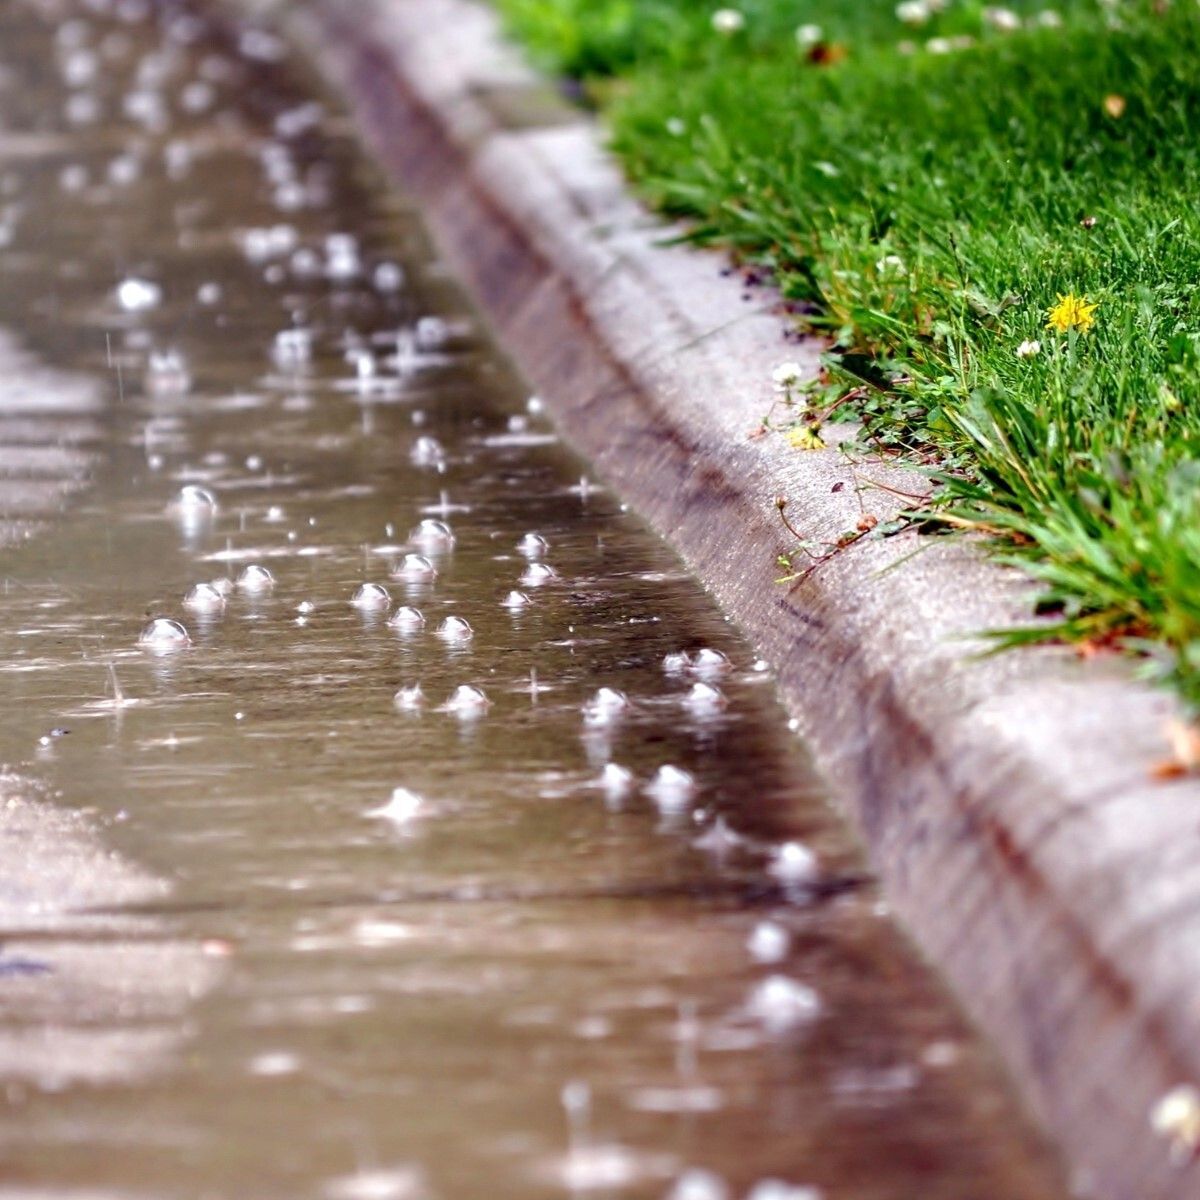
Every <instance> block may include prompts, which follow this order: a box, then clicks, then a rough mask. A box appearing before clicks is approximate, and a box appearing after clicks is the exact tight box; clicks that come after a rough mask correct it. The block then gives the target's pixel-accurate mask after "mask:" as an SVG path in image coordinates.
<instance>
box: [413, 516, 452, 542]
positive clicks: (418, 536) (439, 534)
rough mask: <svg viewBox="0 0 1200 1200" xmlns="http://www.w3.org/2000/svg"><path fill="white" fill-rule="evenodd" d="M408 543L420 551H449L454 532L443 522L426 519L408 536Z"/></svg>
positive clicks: (432, 518)
mask: <svg viewBox="0 0 1200 1200" xmlns="http://www.w3.org/2000/svg"><path fill="white" fill-rule="evenodd" d="M408 540H409V542H410V543H411V544H412V545H414V546H420V547H421V549H422V550H450V549H452V548H453V546H454V542H455V538H454V531H453V530H452V529H451V528H450V526H449V525H447V524H446V522H445V521H439V520H437V519H436V518H434V517H426V518H425V519H424V520H423V521H422V522H421V523H420V524H419V525H418V526H417V527H416V529H414V530H413V531H412V532H411V533H410V534H409V535H408Z"/></svg>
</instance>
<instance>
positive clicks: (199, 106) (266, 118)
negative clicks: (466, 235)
mask: <svg viewBox="0 0 1200 1200" xmlns="http://www.w3.org/2000/svg"><path fill="white" fill-rule="evenodd" d="M0 113H2V114H3V117H2V120H3V125H0V197H2V200H0V228H3V229H5V230H6V231H7V232H6V235H5V238H4V244H3V246H2V247H0V277H2V278H3V281H4V286H3V288H2V289H0V326H2V327H6V328H8V329H9V330H15V331H17V332H18V334H19V341H20V346H21V348H20V350H19V351H18V350H16V349H15V348H14V350H13V353H19V354H21V355H24V356H26V357H25V360H24V364H23V366H22V367H21V369H20V372H19V374H20V376H21V378H22V379H30V378H35V377H36V378H40V379H42V381H43V386H41V387H39V388H36V389H33V391H34V392H36V394H37V395H39V396H41V397H42V398H43V403H45V404H50V403H51V400H49V399H46V397H48V396H59V397H60V398H62V402H63V404H64V405H66V404H67V400H68V399H69V398H70V397H72V396H74V395H76V392H78V394H79V395H80V396H84V397H87V398H88V399H87V404H86V408H87V414H86V419H87V421H88V422H90V424H86V425H82V426H80V425H73V426H72V427H71V428H72V429H73V430H75V433H74V434H72V432H71V431H70V430H67V429H65V428H59V427H56V428H57V430H58V431H57V432H55V433H53V434H50V435H46V436H45V437H44V438H43V443H44V445H45V446H46V449H45V451H44V453H43V457H42V458H40V459H39V458H38V457H37V456H35V455H32V454H24V453H23V454H21V455H19V456H16V457H15V458H14V459H13V463H14V464H15V465H14V467H13V470H14V471H24V472H29V473H32V471H33V469H34V464H35V463H36V462H39V461H40V462H43V463H44V464H45V469H46V471H47V472H50V473H52V474H54V477H55V478H60V477H65V476H66V475H70V476H71V477H72V478H78V476H79V474H80V473H81V471H82V467H83V465H86V463H87V461H89V459H94V461H95V463H96V466H95V467H94V471H93V476H92V479H91V484H90V487H89V489H88V491H87V492H86V493H84V494H83V495H82V496H81V497H79V498H77V499H76V500H74V501H73V502H72V503H71V505H70V507H69V511H68V514H67V517H66V518H65V519H48V517H47V512H46V506H45V505H43V506H42V508H40V509H38V511H37V514H36V516H37V519H38V521H39V522H42V524H43V525H44V527H43V528H41V530H40V533H39V536H37V537H33V538H30V539H28V540H27V541H26V543H25V544H23V545H21V546H20V547H19V548H16V549H12V550H10V551H7V552H6V553H5V554H4V557H3V560H2V562H3V566H2V572H3V576H4V578H5V580H6V584H5V587H4V589H3V592H2V594H0V705H3V713H4V719H3V722H0V759H3V760H4V761H6V762H7V763H8V764H10V769H11V770H13V771H14V772H19V776H20V778H19V780H18V779H17V778H15V777H14V778H11V779H9V780H7V782H5V783H4V787H3V791H4V793H5V794H7V795H9V796H12V797H14V798H13V799H12V800H11V801H10V807H9V809H8V810H5V811H0V835H2V836H3V840H0V853H2V854H5V855H7V856H8V857H9V858H10V859H12V860H13V861H16V860H17V859H19V858H21V857H22V855H25V857H24V862H25V867H26V870H25V875H24V877H25V878H26V879H27V880H28V883H27V885H26V886H25V888H24V890H22V889H21V888H18V887H16V886H15V885H14V884H12V883H11V882H10V883H9V884H8V885H7V887H6V888H4V889H0V917H2V918H3V928H2V929H0V935H2V936H3V943H2V945H0V1095H2V1096H3V1107H2V1108H0V1196H5V1197H16V1196H18V1195H27V1194H28V1195H37V1196H43V1197H44V1196H56V1197H57V1196H71V1197H83V1196H85V1195H92V1194H103V1195H105V1196H120V1197H144V1196H164V1197H166V1196H171V1197H174V1196H179V1197H194V1196H205V1197H230V1198H235V1197H236V1198H239V1200H240V1198H242V1197H249V1196H253V1197H256V1198H257V1197H276V1196H278V1197H281V1198H282V1197H297V1196H329V1197H333V1198H334V1200H337V1198H341V1197H347V1198H350V1200H355V1198H367V1197H378V1198H386V1197H402V1198H403V1197H424V1196H429V1197H444V1198H447V1200H450V1198H462V1200H467V1198H469V1197H470V1198H474V1197H482V1196H487V1197H494V1198H496V1200H507V1198H509V1197H512V1198H514V1200H515V1198H517V1197H521V1198H529V1200H540V1198H541V1197H561V1196H574V1195H589V1196H612V1197H616V1196H622V1197H625V1196H628V1197H646V1198H656V1197H662V1196H667V1195H670V1196H671V1197H673V1200H722V1198H723V1197H726V1196H729V1197H735V1196H736V1197H742V1196H751V1197H753V1200H815V1198H816V1197H818V1196H821V1197H827V1198H828V1200H835V1198H841V1197H846V1198H854V1200H884V1198H887V1200H909V1198H913V1197H917V1196H920V1197H922V1198H923V1200H942V1198H945V1200H964V1198H967V1197H969V1198H971V1200H984V1198H989V1200H990V1198H996V1200H1008V1198H1010V1197H1012V1198H1016V1197H1021V1198H1030V1200H1036V1198H1041V1197H1052V1196H1053V1197H1057V1196H1061V1195H1063V1194H1064V1189H1063V1187H1062V1184H1061V1180H1060V1179H1059V1178H1058V1177H1057V1175H1056V1172H1055V1166H1054V1163H1053V1161H1052V1159H1051V1158H1050V1157H1049V1156H1048V1154H1047V1153H1046V1151H1045V1149H1044V1148H1043V1147H1041V1146H1040V1144H1039V1143H1038V1141H1037V1140H1036V1138H1035V1137H1034V1136H1033V1135H1032V1134H1031V1132H1030V1130H1029V1128H1028V1126H1027V1125H1026V1123H1025V1122H1024V1120H1023V1119H1022V1117H1021V1116H1020V1115H1019V1113H1017V1111H1016V1110H1015V1108H1014V1106H1013V1103H1012V1100H1011V1098H1010V1096H1009V1095H1008V1093H1007V1091H1006V1089H1005V1087H1004V1086H1003V1083H1002V1081H1001V1080H1000V1078H999V1076H998V1074H997V1072H996V1070H995V1068H994V1064H992V1063H991V1062H990V1060H989V1058H988V1056H987V1054H986V1052H985V1051H984V1050H983V1049H982V1048H981V1047H980V1046H979V1044H978V1043H977V1042H976V1041H975V1040H973V1039H972V1037H971V1036H970V1034H969V1032H968V1031H967V1030H966V1029H965V1028H964V1025H963V1023H962V1021H961V1018H960V1017H959V1016H958V1015H957V1013H956V1010H955V1009H954V1008H953V1006H952V1005H951V1004H950V1003H949V1001H948V1000H947V998H946V996H945V995H944V993H943V991H942V989H941V988H940V985H939V984H938V982H937V980H936V979H935V978H934V977H933V976H932V975H931V974H930V973H929V972H928V971H927V970H925V969H924V967H923V966H922V965H921V964H920V962H919V961H918V960H917V959H916V957H915V955H914V954H913V952H912V951H911V949H910V948H909V947H908V945H907V943H906V942H905V941H904V940H903V938H902V937H901V936H900V935H899V934H898V933H897V931H896V930H895V928H894V927H893V925H892V923H891V921H890V919H889V917H888V914H887V910H886V907H885V906H884V905H882V904H881V902H880V899H879V897H878V895H877V894H876V892H875V890H874V888H873V886H872V884H871V881H870V880H869V878H868V877H867V874H866V870H865V866H864V863H863V861H862V858H861V854H860V851H859V849H858V847H857V845H856V843H855V841H854V839H853V838H852V836H851V835H850V834H849V832H848V831H847V829H846V827H845V826H844V825H843V824H842V823H841V821H840V820H839V819H838V817H837V816H836V814H835V813H834V811H833V810H832V808H831V806H830V804H829V802H828V800H827V798H826V797H825V795H824V794H823V792H822V790H821V788H820V786H819V783H818V782H817V781H816V780H815V779H814V777H813V775H812V772H811V768H810V765H809V763H808V760H807V758H806V756H805V753H804V750H803V747H802V746H801V745H799V744H798V742H797V740H796V738H795V737H794V735H793V734H792V733H791V732H790V731H789V730H788V727H787V723H786V718H785V715H784V714H783V712H782V709H781V708H780V707H779V705H778V704H777V702H776V700H775V697H774V692H773V688H772V686H771V680H770V677H769V674H768V673H767V672H765V671H763V670H761V669H760V666H761V664H757V663H755V661H754V659H753V656H752V654H751V653H750V652H749V650H748V648H747V646H746V645H745V644H744V643H743V642H742V641H741V640H740V639H739V638H738V637H737V635H736V634H735V633H734V632H733V631H732V630H731V629H730V628H729V626H728V625H727V624H726V622H725V621H724V620H723V619H722V617H721V615H720V613H719V612H718V611H717V610H716V609H715V608H714V606H713V605H712V603H711V602H710V601H709V600H708V598H707V597H706V596H705V595H704V593H703V592H702V591H701V589H700V588H699V587H698V586H697V585H696V584H695V583H694V581H692V580H691V579H690V578H688V576H687V575H686V574H685V573H684V572H683V571H682V569H681V567H680V564H679V563H678V561H677V560H676V559H674V558H673V557H672V556H671V555H670V553H669V552H668V551H666V550H665V549H664V548H663V546H662V545H661V543H659V542H658V541H657V540H656V539H655V538H654V537H653V536H652V535H650V534H649V533H648V532H647V531H646V529H645V528H644V527H643V526H642V525H641V523H640V522H639V521H637V520H636V519H635V518H634V517H633V516H632V515H631V514H629V513H627V512H626V511H624V510H623V508H622V506H621V505H620V503H619V502H618V500H617V499H616V498H615V497H613V496H612V495H610V494H609V493H607V492H606V491H605V490H604V489H603V488H602V487H600V486H598V485H596V484H595V483H592V482H590V481H589V480H588V478H587V468H586V466H585V465H584V464H582V463H580V462H579V461H577V460H575V459H574V458H572V457H571V455H570V454H569V453H568V452H567V451H566V450H565V449H564V448H563V447H562V446H561V445H560V444H559V442H558V440H557V438H556V435H555V433H554V429H553V426H552V424H551V423H550V421H549V418H548V416H547V414H546V412H545V411H544V408H543V405H542V404H541V402H540V401H537V400H536V398H534V399H531V398H530V397H529V396H528V394H527V392H526V390H525V389H524V388H523V387H522V385H521V383H520V381H519V380H518V379H516V378H514V377H513V375H512V374H511V372H510V371H509V369H508V368H507V367H506V365H505V363H504V361H503V359H502V358H501V357H500V356H499V355H498V354H497V352H496V351H495V349H494V348H493V347H491V346H490V345H489V344H488V343H487V341H486V339H485V338H484V337H483V335H482V333H481V331H480V330H479V329H478V327H477V325H476V322H475V320H474V319H473V316H472V314H471V312H470V310H469V309H468V308H467V307H466V306H465V304H464V302H463V300H462V298H461V297H460V296H459V295H458V294H457V293H456V292H455V290H454V287H453V284H452V281H449V280H447V279H446V278H445V277H444V272H443V271H442V270H441V269H440V268H439V264H438V262H437V260H436V257H435V256H434V255H433V254H432V253H431V251H430V250H429V248H428V247H427V246H426V244H425V241H424V238H423V236H422V233H421V228H420V224H419V220H418V218H417V216H416V215H415V214H413V213H412V212H410V211H409V210H408V209H407V208H406V207H405V205H404V204H403V202H402V201H401V200H398V199H397V198H396V197H395V195H394V194H393V193H391V192H390V191H389V190H388V188H387V187H386V186H385V185H384V183H383V182H382V180H381V179H380V178H379V177H378V176H377V175H376V174H375V173H374V171H373V169H372V168H371V166H370V164H369V163H368V162H367V161H366V160H365V159H364V157H363V155H362V152H361V150H360V149H359V148H358V146H357V145H356V144H355V142H354V141H353V138H352V135H351V132H350V130H349V129H348V127H347V124H346V122H345V119H344V118H343V117H342V116H341V115H340V114H339V113H338V112H337V111H336V109H334V108H332V107H331V106H330V105H329V104H328V103H327V102H326V101H324V100H323V99H321V98H320V95H319V92H318V91H317V89H316V88H315V85H314V84H313V82H312V80H311V79H308V78H306V77H305V76H304V74H303V72H302V71H301V69H300V68H299V67H298V66H297V65H295V64H292V63H290V62H289V60H288V53H287V48H286V46H285V45H284V44H283V43H281V42H279V41H278V40H277V39H276V38H274V37H273V36H272V35H271V34H270V33H268V32H266V31H263V30H241V31H229V30H225V29H222V28H220V27H218V26H216V25H214V24H212V23H210V21H209V19H208V17H207V15H206V14H205V13H204V12H202V11H198V10H196V9H193V8H187V7H182V6H179V5H174V4H172V5H166V4H164V5H162V6H161V7H160V8H158V9H154V8H151V6H149V5H148V4H145V3H143V2H142V0H10V3H9V4H8V5H7V6H5V7H4V9H3V10H0ZM34 364H36V365H34ZM68 380H70V381H74V383H73V384H72V386H71V387H68V386H67V383H66V381H68ZM27 390H28V389H27ZM5 395H6V394H5V393H2V392H0V398H3V397H4V396H5ZM81 403H82V402H81ZM77 409H78V406H75V407H71V408H70V409H69V413H68V414H67V415H68V416H69V418H70V420H72V421H76V422H78V421H79V420H82V419H83V418H82V417H81V415H80V413H79V412H78V411H77ZM10 413H11V414H13V415H12V416H9V415H8V414H10ZM66 419H67V416H63V415H61V414H56V413H48V414H47V413H29V412H26V411H25V410H24V409H22V407H21V405H20V404H8V403H4V404H0V446H3V445H7V443H6V442H5V441H4V431H5V425H4V422H13V421H42V422H46V421H51V420H55V421H63V420H66ZM10 427H11V426H10ZM34 441H36V439H34ZM43 443H37V444H39V445H40V444H43ZM56 447H63V449H62V450H61V451H58V450H56V449H54V448H56ZM6 453H7V452H5V453H0V471H3V470H4V469H5V463H6V462H8V459H7V458H6V457H5V454H6ZM56 453H61V454H62V455H63V456H64V457H63V462H67V463H69V464H70V471H66V469H65V468H63V467H62V466H61V464H60V462H59V460H58V459H56V458H55V454H56ZM65 494H66V492H65V491H61V492H57V493H55V495H56V496H61V495H65ZM5 495H6V493H5V492H4V491H3V487H0V512H3V513H6V514H7V513H13V514H18V513H19V507H18V506H17V505H16V504H15V503H14V504H13V505H11V506H7V505H5V504H4V499H5ZM55 503H58V504H61V500H56V501H55ZM529 535H536V536H533V537H530V536H529ZM201 584H206V585H209V586H208V587H206V588H201V589H200V590H199V591H196V592H193V591H192V589H194V588H196V586H197V585H201ZM363 585H369V586H368V588H367V590H366V591H365V592H363V591H360V589H361V588H362V587H363ZM379 589H383V591H380V590H379ZM513 593H516V595H515V596H514V595H513ZM189 594H190V597H191V599H190V602H185V597H186V596H189ZM356 597H357V600H358V602H357V603H353V602H352V601H354V600H355V598H356ZM408 609H411V610H416V612H415V613H414V612H410V611H407V610H408ZM418 614H419V615H418ZM163 622H178V623H179V624H178V625H177V626H176V625H170V624H163ZM139 639H142V641H141V644H139ZM606 689H607V690H606ZM30 796H33V797H34V799H32V800H30V799H28V797H30ZM17 797H20V798H19V799H18V798H17ZM22 830H25V833H24V834H22V832H21V831H22ZM31 831H33V832H31ZM98 838H99V839H102V845H101V844H100V843H99V842H98V841H97V839H98ZM35 844H36V845H37V846H38V847H40V848H41V849H40V850H39V854H42V855H43V856H44V857H43V858H41V859H35V858H34V857H33V856H32V855H27V854H25V851H24V850H23V849H22V848H23V847H29V846H32V845H35ZM54 847H59V848H61V849H63V850H64V852H65V851H67V850H69V849H70V848H71V847H75V848H76V849H75V851H72V852H73V853H76V857H75V859H74V860H70V859H69V856H68V861H73V862H74V863H75V864H76V865H74V866H69V867H67V868H66V869H61V861H62V860H61V859H60V860H59V866H56V865H55V860H54V857H53V853H52V850H53V848H54ZM97 856H99V857H97ZM100 863H107V864H108V865H109V867H110V868H111V871H112V873H113V876H112V878H111V879H110V878H109V877H108V876H107V875H106V874H105V871H104V870H101V869H100V868H99V865H98V864H100ZM80 864H82V865H80ZM130 864H137V865H136V866H132V865H130ZM56 872H57V874H56ZM5 875H6V877H7V878H9V880H13V879H16V878H17V877H18V876H17V874H16V873H15V871H14V872H11V873H10V872H9V871H8V870H6V871H5ZM122 880H123V881H124V883H122V882H121V881H122ZM85 881H91V883H90V884H88V885H87V886H86V887H85V886H83V883H84V882H85ZM77 886H78V887H79V888H80V890H79V891H78V892H76V891H73V890H72V889H73V888H76V887H77ZM129 889H132V890H129ZM80 910H82V911H80ZM771 1181H775V1182H774V1183H772V1182H771ZM6 1188H8V1189H9V1190H5V1189H6ZM806 1189H809V1190H806Z"/></svg>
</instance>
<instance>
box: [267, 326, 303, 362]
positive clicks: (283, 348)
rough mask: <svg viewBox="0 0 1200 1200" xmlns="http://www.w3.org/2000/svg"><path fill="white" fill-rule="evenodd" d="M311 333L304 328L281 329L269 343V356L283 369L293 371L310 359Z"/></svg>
mask: <svg viewBox="0 0 1200 1200" xmlns="http://www.w3.org/2000/svg"><path fill="white" fill-rule="evenodd" d="M312 349H313V347H312V333H311V332H310V331H309V330H307V329H304V328H297V329H281V330H280V331H279V332H278V333H277V334H276V335H275V340H274V342H272V344H271V357H272V358H273V359H274V361H275V365H276V366H277V367H279V368H280V370H284V371H288V370H291V371H295V370H299V369H301V368H303V367H306V366H307V365H308V364H309V363H310V362H311V361H312Z"/></svg>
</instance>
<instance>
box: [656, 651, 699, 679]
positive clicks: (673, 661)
mask: <svg viewBox="0 0 1200 1200" xmlns="http://www.w3.org/2000/svg"><path fill="white" fill-rule="evenodd" d="M662 667H663V670H664V671H665V672H666V673H667V674H668V675H682V674H683V673H684V672H685V671H689V670H691V667H692V660H691V659H690V658H688V656H687V655H686V654H684V653H683V651H682V650H677V651H674V652H673V653H671V654H668V655H667V656H666V657H665V658H664V659H663V661H662Z"/></svg>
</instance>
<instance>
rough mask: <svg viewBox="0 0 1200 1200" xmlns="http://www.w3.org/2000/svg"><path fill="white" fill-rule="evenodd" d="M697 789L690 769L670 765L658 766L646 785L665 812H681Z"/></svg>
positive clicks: (651, 796)
mask: <svg viewBox="0 0 1200 1200" xmlns="http://www.w3.org/2000/svg"><path fill="white" fill-rule="evenodd" d="M695 791H696V780H695V778H694V777H693V775H692V773H691V772H690V771H685V770H684V769H683V768H682V767H673V766H670V765H667V766H662V767H659V768H658V771H657V773H656V774H655V776H654V778H653V779H652V780H651V781H650V782H649V783H648V784H647V785H646V792H647V793H648V794H649V796H650V798H651V799H652V800H653V801H654V803H655V804H657V805H658V807H659V809H660V810H661V811H663V812H681V811H682V810H683V809H685V808H686V807H687V806H688V803H689V802H690V801H691V799H692V796H693V795H694V794H695Z"/></svg>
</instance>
